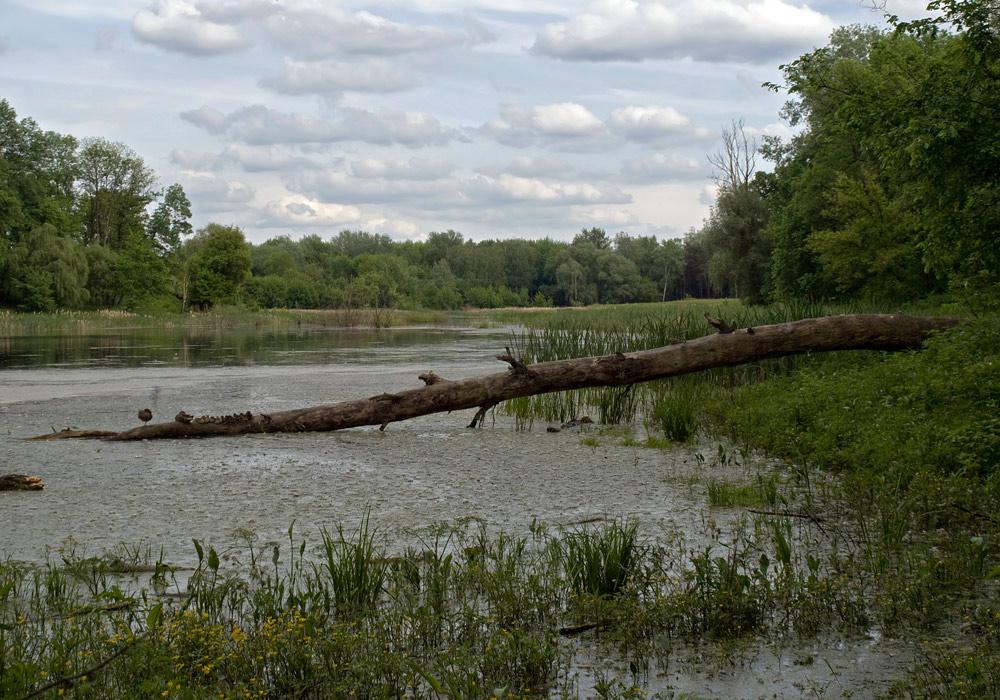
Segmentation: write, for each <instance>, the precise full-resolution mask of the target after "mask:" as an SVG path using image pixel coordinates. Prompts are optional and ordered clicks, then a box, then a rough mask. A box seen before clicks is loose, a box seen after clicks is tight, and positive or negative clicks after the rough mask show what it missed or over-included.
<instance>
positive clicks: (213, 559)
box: [208, 547, 219, 571]
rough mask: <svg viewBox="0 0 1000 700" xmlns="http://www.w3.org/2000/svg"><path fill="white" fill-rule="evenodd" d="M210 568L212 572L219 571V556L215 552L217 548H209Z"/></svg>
mask: <svg viewBox="0 0 1000 700" xmlns="http://www.w3.org/2000/svg"><path fill="white" fill-rule="evenodd" d="M208 568H209V569H211V570H212V571H218V570H219V555H218V554H216V552H215V547H209V548H208Z"/></svg>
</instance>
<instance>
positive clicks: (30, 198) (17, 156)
mask: <svg viewBox="0 0 1000 700" xmlns="http://www.w3.org/2000/svg"><path fill="white" fill-rule="evenodd" d="M76 147H77V142H76V139H75V138H73V137H72V136H64V135H62V134H57V133H55V132H54V131H43V130H42V129H41V128H40V127H39V126H38V124H37V123H35V121H34V120H33V119H30V118H24V119H21V120H18V119H17V113H16V112H15V111H14V108H13V107H11V106H10V103H9V102H7V100H0V239H5V240H6V241H7V242H8V243H9V244H10V245H13V244H14V243H16V242H17V241H18V240H19V239H20V237H21V236H23V235H25V234H27V233H28V232H30V231H32V230H34V229H36V228H38V227H39V226H41V225H42V224H51V225H52V226H54V227H55V229H56V231H58V232H59V233H60V234H67V233H70V232H71V231H72V229H73V227H74V222H73V203H74V201H75V192H74V189H73V183H74V180H75V178H76V172H77V158H76Z"/></svg>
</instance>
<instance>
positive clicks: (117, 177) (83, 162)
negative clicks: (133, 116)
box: [77, 138, 159, 248]
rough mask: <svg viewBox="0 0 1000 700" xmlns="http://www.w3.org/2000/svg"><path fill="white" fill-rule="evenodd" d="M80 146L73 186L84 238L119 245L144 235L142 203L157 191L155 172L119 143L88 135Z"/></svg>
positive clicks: (147, 203)
mask: <svg viewBox="0 0 1000 700" xmlns="http://www.w3.org/2000/svg"><path fill="white" fill-rule="evenodd" d="M81 146H82V148H81V150H80V175H79V180H78V182H77V186H78V188H79V190H80V210H81V214H82V221H83V240H84V242H85V243H87V244H94V243H96V244H98V245H104V246H109V247H111V248H123V247H125V246H126V245H127V244H128V242H129V241H130V239H131V238H133V237H135V236H145V235H146V220H147V218H148V215H147V213H146V207H147V206H149V204H151V203H152V202H153V201H154V200H155V199H156V197H157V196H158V194H159V193H158V192H157V191H156V189H155V187H154V186H155V185H156V173H154V172H153V171H152V169H150V168H147V167H146V164H145V163H144V162H143V160H142V158H141V157H140V156H139V155H138V154H136V152H135V151H133V150H132V149H131V148H129V147H128V146H126V145H125V144H123V143H118V142H113V141H108V140H107V139H102V138H90V139H85V140H84V141H83V142H82V144H81Z"/></svg>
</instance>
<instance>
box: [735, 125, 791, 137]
mask: <svg viewBox="0 0 1000 700" xmlns="http://www.w3.org/2000/svg"><path fill="white" fill-rule="evenodd" d="M744 130H745V131H746V132H747V135H748V136H777V137H778V138H780V139H781V140H782V141H789V140H790V139H791V138H792V137H793V136H794V135H795V132H794V131H792V130H791V129H790V128H788V125H787V124H782V123H781V122H773V123H771V124H766V125H765V126H763V127H761V128H759V129H758V128H756V127H752V126H747V127H744Z"/></svg>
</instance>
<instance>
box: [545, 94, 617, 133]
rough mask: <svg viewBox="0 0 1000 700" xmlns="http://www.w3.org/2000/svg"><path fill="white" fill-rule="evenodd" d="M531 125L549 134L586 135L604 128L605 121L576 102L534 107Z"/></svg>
mask: <svg viewBox="0 0 1000 700" xmlns="http://www.w3.org/2000/svg"><path fill="white" fill-rule="evenodd" d="M531 125H532V126H533V127H534V128H535V129H536V130H538V131H539V132H540V133H542V134H546V135H548V136H584V135H588V134H592V133H594V132H595V131H599V130H600V129H602V128H604V122H602V121H601V120H600V119H598V118H597V117H595V116H594V115H593V114H591V113H590V111H589V110H588V109H587V108H586V107H583V106H582V105H578V104H576V103H574V102H562V103H560V104H553V105H544V106H540V107H532V108H531Z"/></svg>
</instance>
